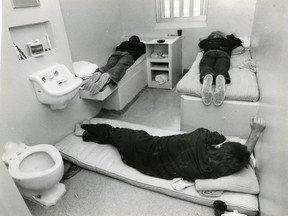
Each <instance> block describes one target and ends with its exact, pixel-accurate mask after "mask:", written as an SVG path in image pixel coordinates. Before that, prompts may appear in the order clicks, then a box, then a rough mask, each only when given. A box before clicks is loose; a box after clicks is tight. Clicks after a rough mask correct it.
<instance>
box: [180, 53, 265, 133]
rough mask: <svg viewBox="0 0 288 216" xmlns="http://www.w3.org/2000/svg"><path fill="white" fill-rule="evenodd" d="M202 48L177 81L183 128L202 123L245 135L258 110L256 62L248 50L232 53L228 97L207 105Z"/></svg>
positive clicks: (211, 128)
mask: <svg viewBox="0 0 288 216" xmlns="http://www.w3.org/2000/svg"><path fill="white" fill-rule="evenodd" d="M202 56H203V52H199V53H198V54H197V57H196V59H195V61H194V62H193V64H192V66H191V68H190V69H189V71H188V72H187V73H186V74H185V75H184V76H183V77H182V79H181V80H180V81H179V82H178V83H177V86H176V91H177V92H178V93H179V94H181V130H183V131H191V130H195V129H196V128H199V127H205V128H207V129H209V130H217V131H221V132H223V133H224V134H227V135H230V136H238V137H241V138H246V137H248V135H249V132H250V131H249V122H250V118H251V117H252V116H254V115H256V114H257V113H258V107H259V95H260V93H259V86H258V81H257V76H256V68H255V62H254V60H253V59H252V57H251V54H250V52H249V51H247V50H246V51H245V52H244V53H242V54H239V55H232V56H231V66H230V69H229V71H228V72H229V75H230V78H231V83H230V84H227V85H226V86H225V88H226V90H225V92H226V93H225V100H224V102H223V104H222V105H221V106H220V107H217V106H214V105H213V104H212V105H210V106H206V105H204V104H203V102H202V99H201V89H202V84H201V83H200V71H199V63H200V61H201V59H202Z"/></svg>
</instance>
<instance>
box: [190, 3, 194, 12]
mask: <svg viewBox="0 0 288 216" xmlns="http://www.w3.org/2000/svg"><path fill="white" fill-rule="evenodd" d="M193 14H194V1H193V0H190V16H193Z"/></svg>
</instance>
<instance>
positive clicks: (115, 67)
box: [83, 35, 145, 95]
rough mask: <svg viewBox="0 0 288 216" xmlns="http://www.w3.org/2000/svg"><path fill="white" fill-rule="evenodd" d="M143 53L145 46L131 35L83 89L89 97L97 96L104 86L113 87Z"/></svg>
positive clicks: (136, 37)
mask: <svg viewBox="0 0 288 216" xmlns="http://www.w3.org/2000/svg"><path fill="white" fill-rule="evenodd" d="M144 53H145V44H144V43H142V42H141V41H140V39H139V37H138V36H136V35H133V36H131V37H130V38H129V40H128V41H124V42H122V43H121V44H120V45H119V46H117V47H116V50H115V52H114V53H113V54H112V55H111V56H110V57H109V59H108V61H107V63H106V65H105V66H103V67H100V68H98V70H97V71H96V73H95V74H94V75H92V76H91V77H90V78H89V79H88V81H87V83H86V84H85V85H84V87H83V89H85V90H88V91H90V95H94V94H97V93H98V92H99V91H101V89H103V87H104V86H105V85H106V84H109V85H111V87H115V86H116V85H117V84H118V82H119V81H120V80H121V78H122V77H123V76H124V75H125V73H126V70H127V69H128V68H129V67H130V66H131V65H132V64H133V63H134V62H135V61H136V60H137V59H138V58H139V57H140V56H141V55H143V54H144Z"/></svg>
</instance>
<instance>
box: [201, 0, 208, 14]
mask: <svg viewBox="0 0 288 216" xmlns="http://www.w3.org/2000/svg"><path fill="white" fill-rule="evenodd" d="M202 5H203V6H202V16H206V9H207V0H202Z"/></svg>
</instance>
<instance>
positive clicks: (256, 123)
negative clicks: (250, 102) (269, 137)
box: [250, 116, 266, 133]
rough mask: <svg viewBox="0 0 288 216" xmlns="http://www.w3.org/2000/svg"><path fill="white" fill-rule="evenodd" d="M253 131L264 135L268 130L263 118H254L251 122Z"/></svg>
mask: <svg viewBox="0 0 288 216" xmlns="http://www.w3.org/2000/svg"><path fill="white" fill-rule="evenodd" d="M250 126H251V130H252V131H254V132H257V133H262V132H263V131H264V130H265V128H266V123H265V120H264V119H263V118H260V117H257V116H254V117H253V118H251V120H250Z"/></svg>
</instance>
